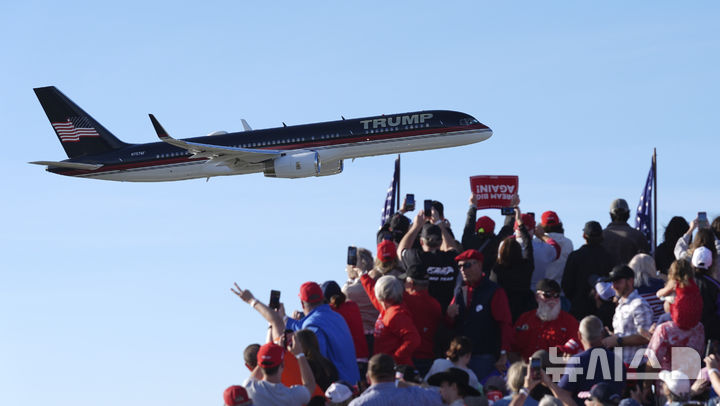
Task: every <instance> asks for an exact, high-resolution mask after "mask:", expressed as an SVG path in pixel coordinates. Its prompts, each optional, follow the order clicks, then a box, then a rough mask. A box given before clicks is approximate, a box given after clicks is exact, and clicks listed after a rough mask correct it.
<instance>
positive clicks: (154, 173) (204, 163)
mask: <svg viewBox="0 0 720 406" xmlns="http://www.w3.org/2000/svg"><path fill="white" fill-rule="evenodd" d="M490 136H492V130H491V129H490V128H488V127H487V126H485V125H483V124H481V123H479V122H478V121H477V120H476V119H475V118H473V117H472V116H470V115H467V114H465V113H460V112H455V111H447V110H431V111H419V112H411V113H403V114H395V115H383V116H376V117H367V118H358V119H348V120H338V121H331V122H324V123H315V124H306V125H297V126H287V127H279V128H270V129H262V130H253V131H244V132H235V133H224V134H217V135H209V136H204V137H195V138H188V139H184V140H183V141H189V142H195V143H202V144H206V145H213V146H220V147H231V148H247V149H253V150H268V151H282V154H281V155H280V157H285V156H288V157H292V156H302V155H303V154H311V155H313V156H314V159H315V166H316V167H315V172H314V173H312V174H311V175H309V176H324V175H332V174H335V173H339V172H341V171H342V161H343V160H344V159H350V158H359V157H367V156H374V155H383V154H395V153H402V152H411V151H421V150H427V149H437V148H447V147H455V146H461V145H467V144H472V143H475V142H480V141H483V140H486V139H488V138H490ZM273 161H274V160H272V159H271V160H267V161H264V162H258V163H248V162H237V163H233V162H227V160H226V161H225V162H223V164H218V162H216V161H215V160H213V159H210V158H208V157H200V158H198V157H195V156H194V155H193V153H192V152H191V151H188V150H187V149H183V148H180V147H176V146H174V145H170V144H168V143H167V142H154V143H148V144H127V146H126V147H124V148H121V149H117V150H113V151H109V152H106V153H102V154H96V155H88V156H82V157H76V158H74V159H69V160H67V161H63V162H73V163H86V164H101V165H102V167H100V168H98V169H94V170H87V169H75V168H64V167H53V166H50V167H49V168H48V171H50V172H53V173H57V174H60V175H67V176H76V177H84V178H92V179H105V180H115V181H126V182H162V181H175V180H184V179H193V178H207V177H212V176H226V175H238V174H248V173H258V172H264V173H265V174H266V176H274V177H303V176H285V175H283V173H282V172H280V169H281V168H278V167H277V165H276V167H275V168H274V167H273ZM296 165H299V164H296ZM298 167H299V166H298ZM276 169H278V171H276Z"/></svg>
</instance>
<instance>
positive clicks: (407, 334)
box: [360, 274, 421, 365]
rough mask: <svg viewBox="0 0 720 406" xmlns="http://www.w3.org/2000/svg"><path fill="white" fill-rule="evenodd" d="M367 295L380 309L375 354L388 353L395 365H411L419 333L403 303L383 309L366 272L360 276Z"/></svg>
mask: <svg viewBox="0 0 720 406" xmlns="http://www.w3.org/2000/svg"><path fill="white" fill-rule="evenodd" d="M360 282H361V283H362V285H363V288H365V291H366V292H367V294H368V297H369V298H370V300H371V301H372V303H373V305H374V306H375V308H376V309H378V310H379V311H380V315H379V316H378V319H377V321H376V322H375V334H374V335H375V344H374V347H375V354H389V355H392V357H393V359H395V363H396V364H397V365H413V361H412V355H413V353H414V352H415V350H416V349H417V348H418V347H419V346H420V341H421V340H420V334H418V330H417V328H416V327H415V323H413V319H412V317H411V316H410V312H408V310H407V308H406V307H405V305H404V304H398V305H393V306H390V307H389V308H387V309H383V308H382V305H381V304H380V301H379V300H377V298H376V297H375V290H374V289H375V280H373V279H372V278H370V277H369V276H368V275H367V274H365V275H363V276H361V277H360Z"/></svg>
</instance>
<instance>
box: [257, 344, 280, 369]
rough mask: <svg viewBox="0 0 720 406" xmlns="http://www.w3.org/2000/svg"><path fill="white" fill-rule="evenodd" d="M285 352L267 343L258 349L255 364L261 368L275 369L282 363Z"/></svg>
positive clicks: (275, 345)
mask: <svg viewBox="0 0 720 406" xmlns="http://www.w3.org/2000/svg"><path fill="white" fill-rule="evenodd" d="M284 355H285V350H283V347H281V346H279V345H277V344H275V343H267V344H265V345H263V346H261V347H260V349H259V350H258V353H257V362H258V365H260V366H261V367H263V368H272V367H276V366H278V365H280V364H282V362H283V357H284Z"/></svg>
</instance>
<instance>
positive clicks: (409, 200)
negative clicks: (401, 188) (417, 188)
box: [405, 193, 415, 211]
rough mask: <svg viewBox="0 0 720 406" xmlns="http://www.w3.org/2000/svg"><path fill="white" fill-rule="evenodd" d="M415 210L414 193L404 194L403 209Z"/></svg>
mask: <svg viewBox="0 0 720 406" xmlns="http://www.w3.org/2000/svg"><path fill="white" fill-rule="evenodd" d="M413 210H415V195H414V194H413V193H408V194H406V195H405V211H413Z"/></svg>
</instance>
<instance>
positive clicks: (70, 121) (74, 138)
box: [33, 86, 129, 158]
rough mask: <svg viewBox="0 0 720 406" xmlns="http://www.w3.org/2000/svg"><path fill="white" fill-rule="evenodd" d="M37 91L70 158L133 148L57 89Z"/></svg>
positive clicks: (50, 87) (42, 88) (46, 88)
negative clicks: (127, 147)
mask: <svg viewBox="0 0 720 406" xmlns="http://www.w3.org/2000/svg"><path fill="white" fill-rule="evenodd" d="M33 90H35V95H36V96H37V98H38V100H39V101H40V104H41V105H42V107H43V110H45V114H46V115H47V117H48V119H49V120H50V124H51V125H52V127H53V129H54V130H55V133H56V134H57V136H58V138H59V139H60V143H61V144H62V146H63V148H64V149H65V153H67V156H68V158H76V157H81V156H85V155H95V154H101V153H103V152H110V151H113V150H116V149H120V148H124V147H126V146H128V145H129V144H126V143H124V142H122V141H120V140H119V139H117V138H116V137H115V136H114V135H113V134H112V133H111V132H110V131H108V130H107V129H105V127H103V126H102V125H101V124H100V123H98V122H97V121H95V119H94V118H92V116H90V115H89V114H88V113H86V112H85V111H84V110H83V109H81V108H80V107H79V106H78V105H77V104H75V103H73V101H72V100H70V99H69V98H68V97H67V96H65V95H64V94H63V93H62V92H61V91H59V90H58V89H57V88H56V87H55V86H48V87H38V88H35V89H33Z"/></svg>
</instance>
